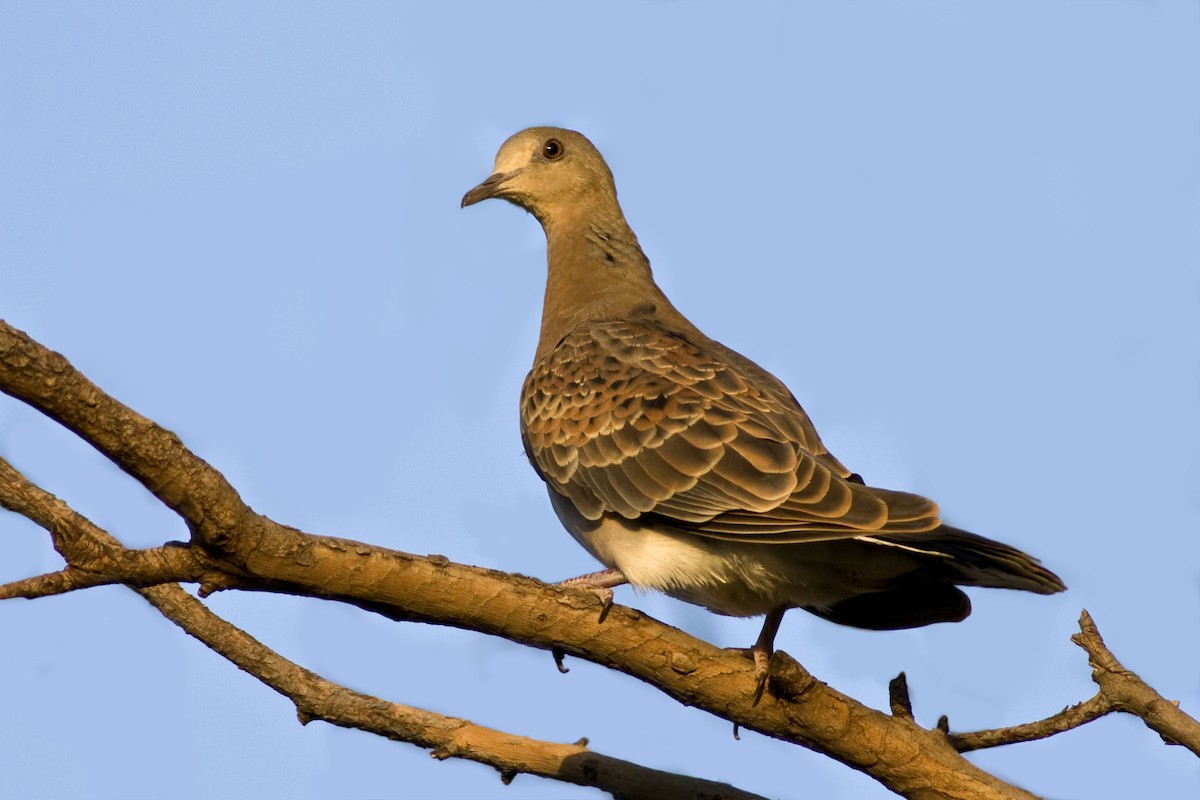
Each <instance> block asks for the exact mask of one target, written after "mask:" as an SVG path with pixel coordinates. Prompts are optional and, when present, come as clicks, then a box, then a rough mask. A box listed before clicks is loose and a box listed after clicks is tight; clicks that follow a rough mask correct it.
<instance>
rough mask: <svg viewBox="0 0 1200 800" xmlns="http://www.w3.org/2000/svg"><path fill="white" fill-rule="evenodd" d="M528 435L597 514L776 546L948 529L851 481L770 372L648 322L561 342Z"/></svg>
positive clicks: (540, 384) (577, 501)
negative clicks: (935, 528) (616, 515)
mask: <svg viewBox="0 0 1200 800" xmlns="http://www.w3.org/2000/svg"><path fill="white" fill-rule="evenodd" d="M521 433H522V439H523V441H524V443H525V448H526V451H527V453H528V455H529V459H530V461H531V462H532V463H533V465H534V467H535V469H536V470H537V471H538V473H539V474H540V475H541V476H542V478H543V479H544V480H546V482H547V483H549V484H550V485H551V486H552V487H553V488H554V489H555V490H556V491H557V492H559V493H560V494H562V495H564V496H565V497H567V498H568V499H570V500H571V502H572V503H573V504H574V505H575V506H576V508H577V509H578V510H579V512H580V513H581V514H583V515H584V516H585V517H587V518H589V519H599V518H600V517H601V516H603V515H604V514H606V513H615V514H619V515H620V516H622V517H625V518H627V519H636V518H639V517H651V518H653V519H655V520H656V521H658V522H660V523H661V524H665V525H669V526H671V527H674V528H679V529H683V530H689V531H693V532H695V533H698V534H702V535H705V536H711V537H717V538H731V539H738V540H745V538H747V537H750V538H754V539H755V540H761V541H771V542H797V541H810V540H816V539H830V538H842V537H849V536H858V535H862V534H865V533H873V532H886V533H906V532H919V531H925V530H930V529H932V528H934V527H936V526H937V525H938V524H939V522H938V517H937V514H938V510H937V506H936V505H935V504H934V503H933V502H932V501H930V500H927V499H925V498H923V497H918V496H917V495H911V494H905V493H902V492H892V491H888V490H885V489H877V488H873V487H869V486H864V485H862V484H861V483H860V482H857V481H855V480H854V477H855V476H851V474H850V472H849V471H848V470H847V469H846V468H845V467H843V466H842V465H841V464H840V463H839V462H838V461H837V459H835V458H833V456H832V455H830V454H829V453H828V452H827V451H826V450H825V448H824V446H823V445H822V444H821V441H820V439H819V438H818V437H817V434H816V431H815V429H814V428H813V426H812V423H811V422H810V421H809V419H808V416H807V415H806V414H805V413H804V410H803V409H802V408H800V406H799V404H798V403H796V401H795V399H794V398H793V397H792V396H791V394H790V393H789V392H788V391H787V389H786V388H785V387H784V386H783V384H782V383H780V382H779V381H778V380H777V379H775V378H774V377H773V376H771V375H770V373H768V372H766V371H765V370H762V369H761V368H760V367H758V366H757V365H755V364H753V362H750V361H747V360H745V359H744V358H742V357H741V356H738V355H737V354H735V353H733V352H732V351H730V350H727V349H726V348H724V347H722V346H720V345H714V344H711V343H707V342H693V341H689V340H687V339H685V338H684V337H683V336H681V335H677V334H673V333H671V332H669V331H667V330H665V329H663V328H661V327H658V326H656V325H654V324H650V323H641V322H605V323H593V324H588V325H585V326H582V327H580V328H577V329H576V330H574V331H572V332H571V333H570V334H568V335H567V336H566V337H564V338H563V340H562V341H561V342H560V343H559V344H558V346H557V347H556V348H554V349H553V350H551V351H550V352H549V353H548V354H547V355H546V356H544V357H543V358H542V359H540V360H539V361H538V362H537V363H535V364H534V366H533V369H532V370H531V371H530V373H529V376H528V377H527V378H526V380H525V385H524V387H523V389H522V396H521Z"/></svg>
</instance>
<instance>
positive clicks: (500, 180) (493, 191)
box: [461, 172, 516, 208]
mask: <svg viewBox="0 0 1200 800" xmlns="http://www.w3.org/2000/svg"><path fill="white" fill-rule="evenodd" d="M514 175H516V172H497V173H496V174H495V175H493V176H492V177H490V178H488V179H487V180H486V181H484V182H483V183H481V184H479V185H478V186H476V187H475V188H474V189H472V190H471V191H469V192H467V193H466V194H464V195H463V199H462V206H461V208H466V207H467V206H473V205H475V204H476V203H478V202H479V201H480V200H487V199H488V198H489V197H496V196H497V195H498V194H500V191H501V190H502V189H503V188H504V182H505V181H506V180H508V179H509V178H511V177H513V176H514Z"/></svg>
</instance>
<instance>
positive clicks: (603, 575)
mask: <svg viewBox="0 0 1200 800" xmlns="http://www.w3.org/2000/svg"><path fill="white" fill-rule="evenodd" d="M626 583H629V579H628V578H626V577H625V573H624V572H621V570H619V569H602V570H600V571H599V572H589V573H588V574H587V575H580V576H579V577H578V578H567V579H566V580H565V581H559V582H558V584H557V585H558V586H570V587H571V588H572V589H588V590H590V591H591V592H592V593H593V594H595V595H596V596H597V597H599V598H600V604H601V605H600V622H604V618H605V617H607V616H608V610H609V609H610V608H612V604H613V592H612V590H613V587H614V586H622V585H624V584H626ZM550 652H551V654H553V656H554V665H555V666H556V667H558V671H559V672H562V673H567V672H570V670H569V669H567V668H566V667H565V666H563V658H565V657H566V655H567V654H566V652H564V651H563V650H561V649H560V648H557V647H554V648H551V650H550Z"/></svg>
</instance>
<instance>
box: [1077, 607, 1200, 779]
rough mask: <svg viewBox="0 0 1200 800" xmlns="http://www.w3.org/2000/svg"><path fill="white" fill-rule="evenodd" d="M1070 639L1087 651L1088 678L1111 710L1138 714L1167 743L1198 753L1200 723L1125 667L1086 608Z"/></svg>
mask: <svg viewBox="0 0 1200 800" xmlns="http://www.w3.org/2000/svg"><path fill="white" fill-rule="evenodd" d="M1071 641H1073V642H1074V643H1075V644H1077V645H1079V646H1080V647H1082V648H1083V649H1084V650H1085V651H1086V652H1087V654H1088V662H1089V663H1090V664H1091V665H1092V680H1094V681H1095V682H1096V683H1097V685H1099V687H1100V694H1102V695H1104V696H1105V697H1106V698H1107V699H1108V701H1109V702H1110V703H1112V704H1113V707H1114V708H1115V709H1117V710H1120V711H1124V712H1126V713H1129V714H1133V715H1134V716H1136V717H1139V718H1140V719H1141V720H1142V722H1145V723H1146V727H1148V728H1150V729H1151V730H1153V731H1155V732H1157V733H1158V735H1159V736H1161V737H1162V738H1163V741H1165V742H1166V743H1167V744H1180V745H1183V746H1184V747H1186V748H1187V749H1189V750H1191V751H1192V752H1193V753H1195V754H1196V755H1198V756H1200V722H1197V721H1196V720H1194V719H1192V718H1191V717H1189V716H1188V715H1187V714H1185V713H1183V711H1181V710H1180V708H1179V704H1178V703H1173V702H1171V701H1169V700H1167V699H1165V698H1164V697H1163V696H1162V695H1160V694H1159V693H1158V692H1156V691H1154V690H1153V689H1151V688H1150V687H1149V686H1147V685H1146V683H1145V682H1144V681H1143V680H1142V679H1141V678H1139V677H1138V676H1137V675H1135V674H1134V673H1132V672H1130V671H1129V670H1127V669H1125V667H1124V666H1122V665H1121V662H1120V661H1117V657H1116V656H1114V655H1113V654H1112V652H1111V651H1109V649H1108V648H1107V647H1106V646H1105V645H1104V640H1103V639H1102V638H1100V631H1098V630H1097V629H1096V623H1095V622H1094V621H1093V620H1092V615H1091V614H1089V613H1088V612H1087V611H1086V610H1085V611H1084V612H1083V613H1082V614H1080V616H1079V633H1077V634H1075V635H1074V636H1072V637H1071Z"/></svg>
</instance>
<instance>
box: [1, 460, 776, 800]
mask: <svg viewBox="0 0 1200 800" xmlns="http://www.w3.org/2000/svg"><path fill="white" fill-rule="evenodd" d="M0 506H3V507H4V508H8V509H10V510H13V511H17V512H18V513H21V514H23V515H24V516H26V517H28V518H29V519H31V520H33V521H34V522H36V523H38V524H39V525H41V526H42V527H44V528H46V529H47V530H48V531H50V533H51V536H52V537H53V538H54V539H55V541H56V542H61V543H63V545H64V546H63V550H62V552H63V554H64V556H65V557H67V558H68V559H75V558H80V559H88V560H87V561H84V562H83V563H79V564H68V566H67V568H66V569H64V570H62V571H60V572H57V573H51V574H50V575H42V576H38V577H37V578H30V579H27V580H25V581H18V582H16V583H13V584H9V585H8V586H6V587H3V588H2V589H0V598H5V597H17V596H22V597H37V596H42V595H44V594H48V593H57V592H48V591H41V592H39V591H37V590H36V589H35V588H31V589H28V590H26V592H23V593H22V592H18V591H16V590H14V588H13V587H17V586H21V585H23V584H28V585H30V586H31V587H38V586H39V585H42V584H44V585H54V586H56V587H57V588H59V589H61V591H71V590H72V589H74V588H82V587H83V586H88V585H98V584H99V583H118V582H123V579H124V578H129V579H131V580H132V581H133V582H134V583H135V584H136V583H150V582H155V583H162V584H163V585H157V586H150V587H139V586H136V585H134V586H131V588H133V590H134V591H136V592H137V593H138V594H140V595H141V596H142V597H143V598H145V599H146V601H147V602H149V603H150V604H151V605H153V606H154V607H155V608H157V609H158V610H159V611H160V612H162V614H163V616H165V617H167V619H169V620H171V621H172V622H174V623H175V624H176V625H178V626H179V627H180V628H182V629H183V630H184V631H185V632H186V633H188V634H189V635H191V636H193V637H195V638H196V639H198V640H200V641H201V642H203V643H204V644H205V645H206V646H208V647H209V648H210V649H212V650H214V651H215V652H217V653H219V654H220V655H221V656H223V657H224V658H226V659H227V660H229V661H230V662H232V663H233V664H234V665H236V666H237V667H239V668H240V669H242V670H244V671H246V672H247V673H249V674H250V675H253V676H254V677H255V678H257V679H258V680H259V681H261V682H262V683H265V684H266V685H267V686H269V687H271V688H272V689H274V690H275V691H276V692H278V693H279V694H281V695H283V696H285V697H287V698H288V699H289V700H291V701H292V703H293V704H294V705H295V706H296V711H297V714H298V716H299V717H300V721H301V722H302V723H303V724H308V723H309V722H310V721H312V720H322V721H325V722H329V723H331V724H333V725H338V726H340V727H344V728H357V729H360V730H364V731H368V732H371V733H375V734H378V735H380V736H385V737H387V738H389V739H393V740H396V741H402V742H408V743H411V744H415V745H418V746H420V747H425V748H428V749H430V750H432V751H433V753H432V754H433V756H434V757H435V758H438V759H446V758H451V757H454V758H465V759H468V760H470V761H477V762H480V763H482V764H487V765H489V766H492V767H495V768H496V769H497V770H498V771H499V772H500V775H501V778H502V780H504V782H505V783H508V782H511V781H512V779H513V777H515V776H516V775H517V774H518V773H522V772H523V773H527V774H531V775H539V776H541V777H545V778H553V779H555V780H560V781H566V782H568V783H575V784H578V785H580V786H593V787H596V788H598V789H602V790H604V791H606V792H609V793H610V794H612V795H613V796H614V797H620V798H648V799H652V798H671V799H672V800H763V799H762V798H761V797H760V796H759V795H755V794H751V793H749V792H745V791H743V790H741V789H738V788H736V787H733V786H730V785H728V784H724V783H717V782H714V781H706V780H702V779H699V778H692V777H688V776H685V775H678V774H675V773H670V772H663V771H661V770H656V769H651V768H649V767H644V766H641V765H639V764H634V763H632V762H629V761H623V760H621V759H617V758H612V757H610V756H605V755H602V754H599V753H595V752H592V751H591V750H589V749H588V748H587V744H586V740H581V741H580V742H577V743H575V744H556V743H553V742H544V741H539V740H537V739H531V738H529V737H526V736H517V735H515V734H510V733H505V732H503V731H498V730H495V729H492V728H487V727H484V726H481V725H476V724H474V723H472V722H469V721H467V720H465V719H459V718H456V717H446V716H443V715H441V714H436V713H433V712H431V711H425V710H423V709H419V708H414V707H411V706H405V705H400V704H397V703H389V702H385V701H383V700H380V699H378V698H375V697H372V696H370V695H366V694H363V693H361V692H355V691H353V690H351V689H348V688H346V687H344V686H341V685H339V684H336V683H333V682H332V681H329V680H327V679H325V678H322V677H321V676H320V675H317V674H316V673H314V672H311V671H309V670H306V669H304V668H303V667H300V666H298V665H297V664H295V663H294V662H292V661H289V660H288V659H286V658H284V657H283V656H281V655H279V654H278V653H276V652H275V651H273V650H271V649H270V648H268V647H267V646H266V645H264V644H262V643H261V642H259V641H258V640H257V639H255V638H254V637H252V636H250V635H249V634H247V633H246V632H245V631H243V630H241V629H240V628H238V627H236V626H234V625H232V624H230V623H229V622H227V621H225V620H223V619H221V618H220V617H218V616H217V615H216V614H214V613H213V612H212V611H211V610H209V609H208V607H206V606H205V605H204V604H203V603H201V602H200V601H199V600H197V599H196V598H194V597H192V596H191V595H189V594H188V593H187V592H185V591H184V590H183V589H182V588H181V587H179V586H178V585H175V584H168V583H164V581H166V580H170V579H171V576H173V575H182V576H185V578H184V579H188V578H187V577H186V576H195V577H193V578H191V579H196V580H198V579H199V576H201V575H203V574H205V573H206V572H207V571H208V569H207V567H208V565H207V564H206V561H207V559H205V558H204V557H202V556H201V557H197V556H196V551H195V550H194V549H193V548H186V547H164V548H158V549H155V550H144V551H132V550H125V549H124V548H121V546H120V543H119V542H118V541H117V540H116V539H115V538H114V537H113V536H112V535H111V534H109V533H108V532H107V531H104V530H103V529H102V528H100V527H99V526H97V525H95V524H94V523H93V522H91V521H90V520H89V519H87V518H86V517H84V516H83V515H82V514H79V513H78V512H76V511H74V510H73V509H71V508H70V507H69V506H67V504H66V503H64V502H63V501H62V500H60V499H58V498H57V497H55V496H54V495H52V494H50V493H49V492H47V491H45V490H44V489H42V488H41V487H38V486H37V485H35V484H33V483H32V482H30V481H29V480H27V479H25V477H24V476H22V475H21V474H20V473H18V472H17V471H16V470H15V469H13V467H12V466H11V465H10V464H8V462H6V461H4V460H3V459H0ZM114 556H115V557H116V558H115V560H114ZM89 581H90V582H89Z"/></svg>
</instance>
